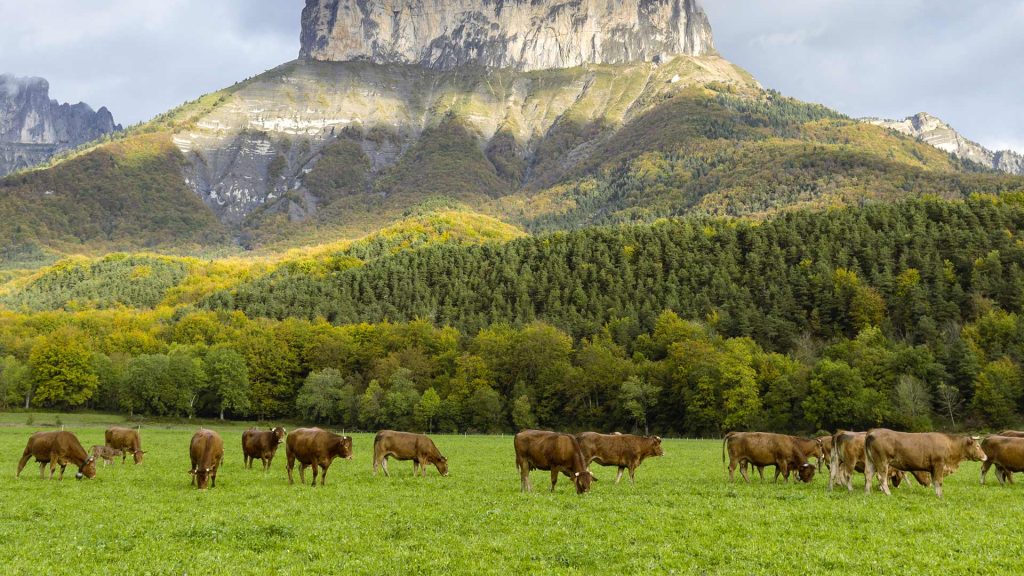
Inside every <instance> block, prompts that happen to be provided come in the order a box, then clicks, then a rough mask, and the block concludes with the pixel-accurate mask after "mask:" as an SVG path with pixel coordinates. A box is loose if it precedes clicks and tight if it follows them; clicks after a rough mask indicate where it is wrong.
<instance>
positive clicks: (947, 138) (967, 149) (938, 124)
mask: <svg viewBox="0 0 1024 576" xmlns="http://www.w3.org/2000/svg"><path fill="white" fill-rule="evenodd" d="M864 121H865V122H869V123H871V124H875V125H878V126H884V127H886V128H889V129H891V130H895V131H897V132H900V133H902V134H906V135H907V136H911V137H913V138H917V139H918V140H921V141H922V142H924V143H926V144H930V145H932V146H934V147H936V148H938V149H939V150H942V151H945V152H948V153H950V154H952V155H954V156H956V157H957V158H963V159H965V160H970V161H972V162H976V163H978V164H981V165H982V166H985V167H987V168H992V169H994V170H999V171H1000V172H1007V173H1009V174H1024V156H1022V155H1021V154H1019V153H1017V152H1014V151H1011V150H1002V151H999V152H993V151H991V150H989V149H988V148H986V147H984V146H982V145H981V144H978V143H977V142H974V141H972V140H968V139H967V138H965V137H964V136H963V135H962V134H960V133H959V132H957V131H956V130H955V129H954V128H953V127H952V126H950V125H949V124H947V123H946V122H945V121H944V120H942V119H941V118H939V117H938V116H933V115H931V114H929V113H927V112H918V113H917V114H914V115H913V116H908V117H906V118H904V119H903V120H886V119H882V118H865V119H864Z"/></svg>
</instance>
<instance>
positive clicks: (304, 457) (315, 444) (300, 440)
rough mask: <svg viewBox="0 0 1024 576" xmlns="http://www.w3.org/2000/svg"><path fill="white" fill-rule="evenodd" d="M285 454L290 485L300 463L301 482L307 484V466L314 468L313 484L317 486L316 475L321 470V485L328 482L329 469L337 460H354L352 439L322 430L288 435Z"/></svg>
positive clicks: (304, 429) (313, 429) (309, 430)
mask: <svg viewBox="0 0 1024 576" xmlns="http://www.w3.org/2000/svg"><path fill="white" fill-rule="evenodd" d="M285 454H287V456H288V483H289V484H294V483H295V481H294V480H292V468H294V467H295V461H296V460H298V461H299V482H300V483H301V484H305V483H306V466H311V467H312V468H313V483H312V484H310V485H311V486H316V475H317V472H318V470H319V469H320V468H323V472H322V473H321V474H320V485H321V486H323V485H324V483H325V482H327V469H328V468H330V466H331V462H332V461H333V460H334V459H335V458H339V457H340V458H346V459H348V460H351V459H352V438H351V437H350V436H339V435H337V434H333V433H331V432H328V431H326V430H321V429H320V428H299V429H297V430H295V431H293V432H292V433H291V434H289V435H288V441H287V442H285Z"/></svg>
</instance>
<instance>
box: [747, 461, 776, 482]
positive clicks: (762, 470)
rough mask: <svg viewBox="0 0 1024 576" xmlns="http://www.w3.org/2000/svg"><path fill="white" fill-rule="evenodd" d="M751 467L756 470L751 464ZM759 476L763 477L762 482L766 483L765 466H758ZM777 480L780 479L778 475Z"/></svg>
mask: <svg viewBox="0 0 1024 576" xmlns="http://www.w3.org/2000/svg"><path fill="white" fill-rule="evenodd" d="M750 467H751V468H754V465H753V464H751V465H750ZM757 475H758V476H760V477H761V482H764V466H757ZM775 479H776V480H778V479H779V476H778V474H776V475H775Z"/></svg>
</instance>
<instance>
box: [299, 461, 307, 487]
mask: <svg viewBox="0 0 1024 576" xmlns="http://www.w3.org/2000/svg"><path fill="white" fill-rule="evenodd" d="M306 466H308V464H305V463H304V462H299V484H303V485H305V484H306Z"/></svg>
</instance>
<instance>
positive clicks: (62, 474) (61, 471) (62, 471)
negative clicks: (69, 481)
mask: <svg viewBox="0 0 1024 576" xmlns="http://www.w3.org/2000/svg"><path fill="white" fill-rule="evenodd" d="M67 466H68V465H67V464H61V465H60V476H57V480H63V479H64V469H65V468H67Z"/></svg>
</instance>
